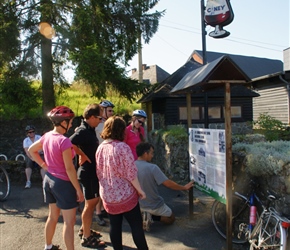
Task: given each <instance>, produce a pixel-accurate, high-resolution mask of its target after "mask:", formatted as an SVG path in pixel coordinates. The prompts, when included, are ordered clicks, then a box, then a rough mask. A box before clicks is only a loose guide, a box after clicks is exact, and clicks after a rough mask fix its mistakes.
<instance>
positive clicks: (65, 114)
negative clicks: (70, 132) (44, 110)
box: [47, 106, 75, 123]
mask: <svg viewBox="0 0 290 250" xmlns="http://www.w3.org/2000/svg"><path fill="white" fill-rule="evenodd" d="M47 116H48V117H49V119H50V120H51V121H52V122H53V123H61V122H62V121H63V120H70V119H72V118H73V117H74V116H75V114H74V112H73V111H72V110H71V109H70V108H68V107H66V106H57V107H55V108H53V109H52V110H51V111H49V112H48V114H47Z"/></svg>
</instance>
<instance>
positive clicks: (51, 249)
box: [44, 245, 61, 250]
mask: <svg viewBox="0 0 290 250" xmlns="http://www.w3.org/2000/svg"><path fill="white" fill-rule="evenodd" d="M44 250H61V248H60V247H59V245H52V248H49V249H48V248H46V249H44Z"/></svg>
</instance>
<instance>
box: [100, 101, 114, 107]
mask: <svg viewBox="0 0 290 250" xmlns="http://www.w3.org/2000/svg"><path fill="white" fill-rule="evenodd" d="M100 106H101V107H103V108H108V107H112V108H114V107H115V105H114V104H113V103H111V102H110V101H107V100H104V101H101V103H100Z"/></svg>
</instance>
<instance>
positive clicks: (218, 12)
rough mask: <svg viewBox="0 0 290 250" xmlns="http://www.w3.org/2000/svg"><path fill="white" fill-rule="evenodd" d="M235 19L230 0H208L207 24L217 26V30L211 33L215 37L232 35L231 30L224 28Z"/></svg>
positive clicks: (205, 18) (205, 13) (206, 10)
mask: <svg viewBox="0 0 290 250" xmlns="http://www.w3.org/2000/svg"><path fill="white" fill-rule="evenodd" d="M233 19H234V12H233V10H232V7H231V4H230V0H208V1H207V3H206V7H205V12H204V20H205V22H206V24H208V25H210V26H212V27H215V30H214V31H212V32H210V33H209V36H211V37H213V38H223V37H227V36H229V35H230V32H228V31H226V30H224V29H223V27H224V26H226V25H228V24H230V23H231V22H232V21H233Z"/></svg>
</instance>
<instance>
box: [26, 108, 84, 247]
mask: <svg viewBox="0 0 290 250" xmlns="http://www.w3.org/2000/svg"><path fill="white" fill-rule="evenodd" d="M48 117H49V118H50V120H51V121H52V123H53V125H54V129H53V130H52V131H50V132H48V133H46V134H44V135H43V136H42V137H41V138H40V140H38V141H36V142H34V143H33V144H32V145H31V146H30V147H29V148H28V152H29V153H30V155H31V156H32V157H33V159H34V160H35V161H36V162H37V164H38V165H39V166H41V167H42V168H44V169H45V170H47V172H46V174H45V177H44V179H43V191H44V200H45V202H46V203H49V214H48V218H47V221H46V224H45V247H44V249H45V250H47V249H52V250H57V249H60V248H59V246H58V245H53V244H52V238H53V235H54V232H55V228H56V224H57V221H58V217H59V215H60V212H61V213H62V216H63V220H64V225H63V238H64V242H65V245H66V249H71V250H73V249H75V248H74V224H75V221H76V208H77V207H78V202H82V201H83V200H84V196H83V193H82V190H81V187H80V184H79V182H78V180H77V174H76V170H75V167H74V164H73V160H72V159H73V157H74V155H75V152H74V150H73V147H72V143H71V141H70V139H69V138H67V137H65V136H64V135H63V134H65V133H66V132H67V131H68V130H69V128H70V127H71V124H72V120H73V117H74V113H73V111H72V110H71V109H70V108H68V107H65V106H58V107H56V108H54V109H52V110H51V111H50V112H49V113H48ZM41 149H42V150H43V152H44V158H45V161H43V160H42V158H41V157H40V155H39V150H41Z"/></svg>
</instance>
